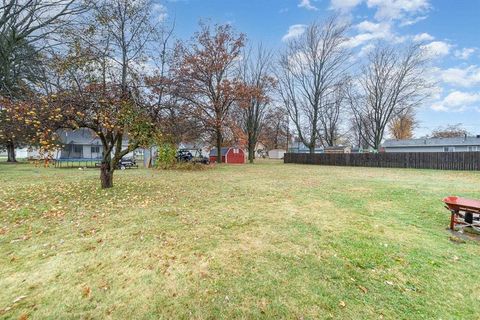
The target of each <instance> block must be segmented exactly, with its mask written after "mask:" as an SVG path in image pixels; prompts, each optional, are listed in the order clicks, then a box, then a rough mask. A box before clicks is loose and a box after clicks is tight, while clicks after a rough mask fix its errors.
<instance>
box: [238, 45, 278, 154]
mask: <svg viewBox="0 0 480 320" xmlns="http://www.w3.org/2000/svg"><path fill="white" fill-rule="evenodd" d="M272 60H273V55H272V53H271V52H270V51H268V50H266V49H264V48H263V47H262V46H261V45H259V46H258V48H257V49H256V52H255V53H254V54H253V55H252V49H250V50H249V51H248V52H247V54H246V55H245V56H244V57H243V59H242V62H241V67H240V73H241V74H240V79H241V80H242V81H243V83H244V85H245V86H246V88H245V89H246V90H245V91H244V93H245V95H244V97H243V98H242V99H240V100H239V103H238V106H239V110H238V111H239V114H240V121H241V124H240V127H241V129H242V130H243V132H244V134H245V136H246V140H247V149H248V160H249V162H250V163H253V160H254V157H255V146H256V144H257V142H258V139H259V137H260V134H261V132H262V129H263V126H264V124H265V116H266V114H267V111H268V107H269V103H270V102H271V98H270V95H271V92H272V90H273V89H274V85H275V80H274V78H273V76H272V69H271V68H272Z"/></svg>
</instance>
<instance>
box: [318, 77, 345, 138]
mask: <svg viewBox="0 0 480 320" xmlns="http://www.w3.org/2000/svg"><path fill="white" fill-rule="evenodd" d="M347 84H348V82H347V80H345V81H340V82H338V84H337V85H336V86H335V87H334V88H333V89H332V90H331V92H329V94H328V95H327V96H326V103H325V105H324V108H323V112H321V113H320V117H319V118H320V132H319V135H320V141H321V142H322V145H323V146H324V147H331V146H334V145H336V144H337V143H338V141H339V140H340V139H341V138H342V136H343V134H342V132H341V130H342V128H341V125H342V122H343V121H342V120H343V116H344V111H345V110H346V108H345V105H346V95H345V90H346V85H347Z"/></svg>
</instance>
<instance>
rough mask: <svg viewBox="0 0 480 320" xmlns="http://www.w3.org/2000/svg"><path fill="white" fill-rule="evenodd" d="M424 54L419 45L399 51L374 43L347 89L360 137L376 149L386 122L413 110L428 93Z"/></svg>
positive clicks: (428, 85) (428, 86)
mask: <svg viewBox="0 0 480 320" xmlns="http://www.w3.org/2000/svg"><path fill="white" fill-rule="evenodd" d="M426 63H427V59H426V55H425V54H424V52H423V51H422V50H421V47H420V46H419V45H412V46H409V47H408V48H407V49H406V50H403V51H399V50H398V49H397V48H394V47H390V46H378V47H377V48H376V49H375V50H374V51H373V52H372V53H371V54H370V55H369V57H368V61H367V65H366V66H364V67H363V69H362V71H361V74H360V76H359V81H358V83H354V84H353V85H352V86H351V88H350V90H349V92H348V102H349V105H350V107H351V110H352V116H353V121H354V123H355V126H356V127H357V128H361V130H359V131H358V134H359V135H360V138H361V140H362V141H365V142H366V143H367V145H368V146H369V147H371V148H373V149H378V148H379V146H380V144H381V142H382V140H383V137H384V134H385V130H386V128H387V125H388V123H390V122H391V121H392V119H394V118H395V117H397V116H399V115H401V114H403V113H404V112H405V111H406V110H414V109H415V108H416V107H417V106H419V105H420V104H421V103H422V102H423V101H425V99H426V98H427V97H428V96H429V90H428V89H429V88H430V87H431V86H430V84H429V81H428V80H427V79H426V78H425V74H426V73H425V68H426Z"/></svg>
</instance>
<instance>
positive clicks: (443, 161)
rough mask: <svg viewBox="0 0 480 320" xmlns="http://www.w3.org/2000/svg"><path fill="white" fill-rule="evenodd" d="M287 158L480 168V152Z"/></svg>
mask: <svg viewBox="0 0 480 320" xmlns="http://www.w3.org/2000/svg"><path fill="white" fill-rule="evenodd" d="M283 161H284V163H300V164H318V165H326V166H352V167H381V168H416V169H441V170H480V152H401V153H400V152H398V153H397V152H395V153H340V154H328V153H315V154H309V153H286V154H285V156H284V160H283Z"/></svg>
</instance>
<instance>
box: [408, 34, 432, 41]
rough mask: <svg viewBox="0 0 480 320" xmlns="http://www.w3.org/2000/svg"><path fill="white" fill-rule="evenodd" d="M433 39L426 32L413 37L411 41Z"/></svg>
mask: <svg viewBox="0 0 480 320" xmlns="http://www.w3.org/2000/svg"><path fill="white" fill-rule="evenodd" d="M433 39H435V38H434V37H433V36H432V35H430V34H428V33H426V32H424V33H420V34H417V35H416V36H414V37H413V41H415V42H422V41H432V40H433Z"/></svg>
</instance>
